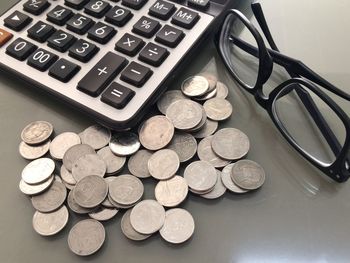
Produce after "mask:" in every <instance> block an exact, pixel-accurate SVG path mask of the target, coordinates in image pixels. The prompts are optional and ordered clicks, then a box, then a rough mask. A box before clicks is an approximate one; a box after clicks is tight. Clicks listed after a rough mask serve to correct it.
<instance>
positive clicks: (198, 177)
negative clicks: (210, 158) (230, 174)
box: [184, 161, 218, 192]
mask: <svg viewBox="0 0 350 263" xmlns="http://www.w3.org/2000/svg"><path fill="white" fill-rule="evenodd" d="M184 178H185V179H186V181H187V184H188V186H189V187H190V188H192V189H193V190H195V191H199V192H201V191H207V190H209V189H212V188H213V187H214V186H215V184H216V181H217V179H218V176H217V174H216V170H215V168H214V166H213V165H212V164H210V163H208V162H205V161H195V162H193V163H191V164H189V165H188V166H187V167H186V169H185V172H184Z"/></svg>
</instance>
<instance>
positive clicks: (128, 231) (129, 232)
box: [120, 209, 151, 241]
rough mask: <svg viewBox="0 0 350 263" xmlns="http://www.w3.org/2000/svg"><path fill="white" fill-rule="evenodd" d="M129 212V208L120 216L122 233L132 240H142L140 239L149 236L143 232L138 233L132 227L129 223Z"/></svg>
mask: <svg viewBox="0 0 350 263" xmlns="http://www.w3.org/2000/svg"><path fill="white" fill-rule="evenodd" d="M130 214H131V209H129V210H127V211H126V212H125V213H124V215H123V217H122V221H121V223H120V225H121V228H122V232H123V234H124V235H125V236H126V237H127V238H129V239H131V240H134V241H142V240H145V239H147V238H149V237H150V236H151V235H144V234H140V233H139V232H137V231H135V229H134V228H133V227H132V225H131V223H130Z"/></svg>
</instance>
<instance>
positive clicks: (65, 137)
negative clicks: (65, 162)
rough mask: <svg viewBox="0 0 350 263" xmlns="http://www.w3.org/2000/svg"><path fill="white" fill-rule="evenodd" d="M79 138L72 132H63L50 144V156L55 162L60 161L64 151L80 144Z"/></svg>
mask: <svg viewBox="0 0 350 263" xmlns="http://www.w3.org/2000/svg"><path fill="white" fill-rule="evenodd" d="M80 143H81V141H80V137H79V135H78V134H76V133H74V132H64V133H61V134H59V135H57V136H56V137H55V138H54V139H53V140H52V142H51V145H50V155H51V156H52V158H54V159H56V160H62V158H63V156H64V154H65V153H66V151H67V150H68V149H69V148H70V147H72V146H74V145H77V144H80Z"/></svg>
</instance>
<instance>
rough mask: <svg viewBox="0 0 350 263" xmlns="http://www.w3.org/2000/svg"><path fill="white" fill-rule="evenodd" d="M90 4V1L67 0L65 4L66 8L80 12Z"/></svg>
mask: <svg viewBox="0 0 350 263" xmlns="http://www.w3.org/2000/svg"><path fill="white" fill-rule="evenodd" d="M88 2H89V0H65V1H64V4H65V5H66V6H69V7H72V8H74V9H77V10H80V9H82V8H83V7H84V6H85V5H86V4H87V3H88Z"/></svg>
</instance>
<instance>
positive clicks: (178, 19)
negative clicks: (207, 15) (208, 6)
mask: <svg viewBox="0 0 350 263" xmlns="http://www.w3.org/2000/svg"><path fill="white" fill-rule="evenodd" d="M198 19H199V14H198V13H196V12H193V11H190V10H188V9H186V8H183V7H182V8H180V9H179V10H178V11H177V12H176V13H175V15H173V18H172V19H171V23H173V24H175V25H178V26H181V27H184V28H187V29H191V28H192V27H193V26H194V25H195V24H196V23H197V21H198Z"/></svg>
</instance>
